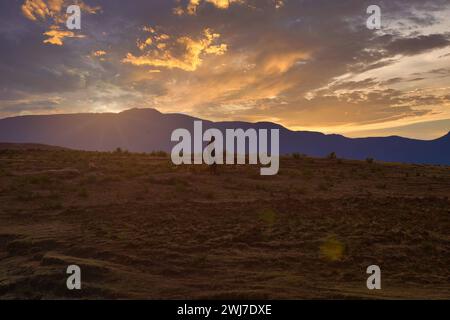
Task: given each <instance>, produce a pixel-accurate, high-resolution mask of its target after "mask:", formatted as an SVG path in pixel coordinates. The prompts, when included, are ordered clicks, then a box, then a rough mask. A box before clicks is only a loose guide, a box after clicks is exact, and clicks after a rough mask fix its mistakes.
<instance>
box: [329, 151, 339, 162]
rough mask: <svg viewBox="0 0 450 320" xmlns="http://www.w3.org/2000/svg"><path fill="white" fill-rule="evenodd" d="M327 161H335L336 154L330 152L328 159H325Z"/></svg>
mask: <svg viewBox="0 0 450 320" xmlns="http://www.w3.org/2000/svg"><path fill="white" fill-rule="evenodd" d="M327 158H328V159H330V160H334V159H337V155H336V152H332V153H330V154H329V155H328V157H327Z"/></svg>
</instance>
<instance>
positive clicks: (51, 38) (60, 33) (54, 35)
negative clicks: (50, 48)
mask: <svg viewBox="0 0 450 320" xmlns="http://www.w3.org/2000/svg"><path fill="white" fill-rule="evenodd" d="M44 35H46V36H48V39H45V40H44V43H50V44H54V45H57V46H62V45H63V39H64V38H84V37H85V36H84V35H76V34H75V33H73V32H72V31H66V30H58V29H52V30H49V31H47V32H45V33H44Z"/></svg>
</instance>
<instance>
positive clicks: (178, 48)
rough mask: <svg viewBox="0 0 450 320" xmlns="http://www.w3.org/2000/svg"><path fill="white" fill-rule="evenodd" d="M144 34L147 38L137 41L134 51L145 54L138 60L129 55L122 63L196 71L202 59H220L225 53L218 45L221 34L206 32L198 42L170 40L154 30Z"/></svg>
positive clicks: (171, 38) (173, 38) (224, 46)
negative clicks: (205, 57) (148, 34)
mask: <svg viewBox="0 0 450 320" xmlns="http://www.w3.org/2000/svg"><path fill="white" fill-rule="evenodd" d="M146 31H148V32H149V33H150V36H148V37H147V38H146V39H145V40H143V41H140V40H138V41H137V47H138V48H139V49H140V50H141V51H144V50H146V49H148V50H147V51H145V52H144V53H143V54H142V55H140V56H135V55H133V54H132V53H128V54H127V56H126V58H125V59H123V62H124V63H130V64H132V65H135V66H151V67H164V68H168V69H174V68H177V69H181V70H184V71H195V70H197V68H198V67H199V66H200V65H201V64H202V62H203V57H204V56H207V55H223V54H225V52H226V51H227V45H226V44H224V43H220V44H217V41H218V39H219V38H220V34H218V33H214V32H213V31H212V30H210V29H205V30H204V31H203V34H202V35H201V37H199V38H198V39H193V38H191V37H189V36H180V37H171V36H169V35H167V34H158V33H156V31H154V30H153V29H146Z"/></svg>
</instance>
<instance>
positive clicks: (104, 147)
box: [0, 109, 450, 165]
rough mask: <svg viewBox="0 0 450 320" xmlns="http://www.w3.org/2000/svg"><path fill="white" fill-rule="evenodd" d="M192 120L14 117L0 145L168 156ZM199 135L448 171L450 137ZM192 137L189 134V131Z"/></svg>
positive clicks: (140, 112) (284, 132) (224, 125)
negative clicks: (268, 141)
mask: <svg viewBox="0 0 450 320" xmlns="http://www.w3.org/2000/svg"><path fill="white" fill-rule="evenodd" d="M195 120H201V119H198V118H195V117H191V116H188V115H184V114H176V113H173V114H163V113H161V112H159V111H157V110H155V109H131V110H127V111H123V112H121V113H79V114H60V115H30V116H18V117H11V118H6V119H1V120H0V142H2V143H37V144H47V145H53V146H59V147H64V148H71V149H78V150H88V151H112V150H115V149H117V148H122V149H125V150H129V151H131V152H151V151H156V150H161V151H166V152H170V150H171V149H172V147H173V145H174V143H173V142H171V141H170V137H171V134H172V132H173V130H175V129H178V128H186V129H188V130H190V131H191V130H192V128H193V123H194V121H195ZM203 128H204V130H206V129H208V128H217V129H220V130H221V131H224V130H225V129H238V128H241V129H244V130H246V129H249V128H255V129H279V130H280V153H281V154H290V153H301V154H305V155H308V156H313V157H324V156H327V155H328V154H330V153H331V152H335V153H336V154H337V156H338V157H340V158H346V159H355V160H363V159H367V158H374V159H376V160H380V161H388V162H404V163H418V164H442V165H450V133H449V134H447V135H445V136H443V137H441V138H439V139H436V140H430V141H424V140H416V139H408V138H402V137H398V136H392V137H379V138H354V139H352V138H347V137H344V136H342V135H334V134H333V135H325V134H322V133H318V132H308V131H291V130H289V129H287V128H285V127H283V126H281V125H278V124H275V123H271V122H258V123H248V122H238V121H232V122H212V121H207V120H203ZM191 132H192V131H191Z"/></svg>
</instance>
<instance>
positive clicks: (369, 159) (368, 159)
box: [366, 158, 375, 164]
mask: <svg viewBox="0 0 450 320" xmlns="http://www.w3.org/2000/svg"><path fill="white" fill-rule="evenodd" d="M366 162H367V163H369V164H372V163H374V162H375V160H374V159H373V158H367V159H366Z"/></svg>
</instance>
